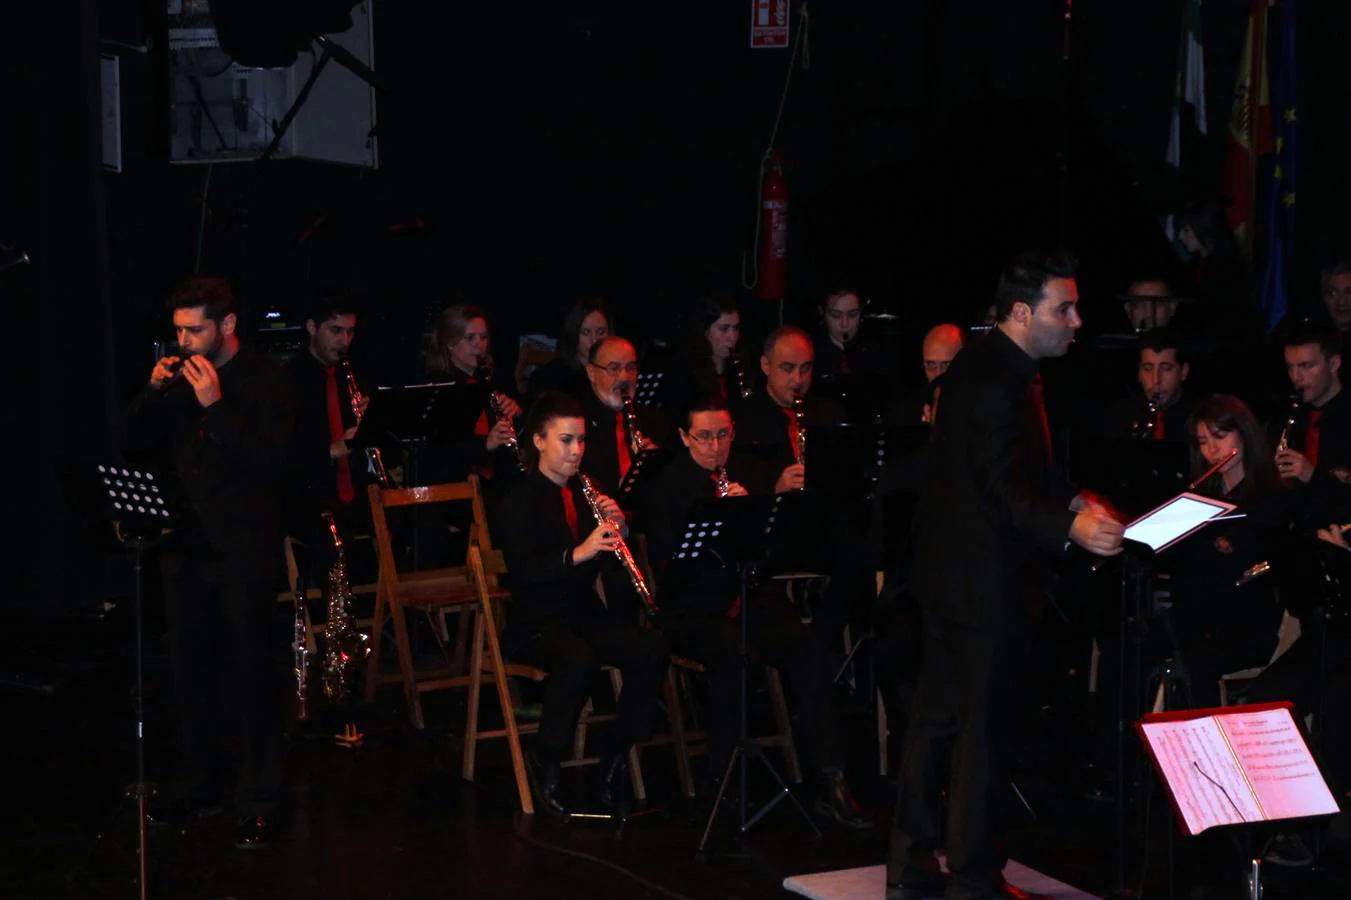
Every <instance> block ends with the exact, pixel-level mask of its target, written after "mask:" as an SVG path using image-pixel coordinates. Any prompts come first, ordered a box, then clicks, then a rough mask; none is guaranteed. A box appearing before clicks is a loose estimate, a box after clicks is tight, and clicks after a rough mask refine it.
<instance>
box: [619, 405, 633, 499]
mask: <svg viewBox="0 0 1351 900" xmlns="http://www.w3.org/2000/svg"><path fill="white" fill-rule="evenodd" d="M615 448H616V450H617V451H618V454H619V480H620V481H621V482H622V481H623V480H624V476H625V475H627V474H629V467H630V466H632V465H633V458H632V457H631V456H629V436H628V433H627V432H625V431H624V414H623V413H622V412H617V413H615Z"/></svg>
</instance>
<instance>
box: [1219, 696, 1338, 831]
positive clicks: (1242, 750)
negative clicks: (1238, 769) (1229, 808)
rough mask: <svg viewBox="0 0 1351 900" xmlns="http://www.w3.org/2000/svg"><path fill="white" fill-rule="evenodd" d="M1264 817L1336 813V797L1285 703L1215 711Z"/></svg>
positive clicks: (1296, 816)
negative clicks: (1225, 711)
mask: <svg viewBox="0 0 1351 900" xmlns="http://www.w3.org/2000/svg"><path fill="white" fill-rule="evenodd" d="M1216 718H1217V720H1218V721H1219V725H1220V727H1221V728H1223V729H1224V732H1225V734H1226V735H1227V736H1228V738H1229V745H1230V746H1231V747H1233V748H1234V755H1235V756H1237V757H1238V761H1239V764H1240V765H1242V767H1243V771H1244V772H1246V773H1247V777H1248V782H1249V784H1251V785H1252V790H1253V793H1255V794H1256V795H1257V801H1258V803H1259V804H1260V805H1261V807H1262V812H1263V813H1264V814H1265V817H1266V818H1268V819H1295V818H1300V817H1302V816H1319V815H1326V814H1329V813H1335V812H1337V801H1336V799H1335V798H1334V797H1333V796H1332V792H1331V791H1329V790H1328V786H1327V782H1325V781H1324V780H1323V774H1322V772H1320V771H1319V770H1318V764H1317V763H1316V762H1314V758H1313V754H1312V753H1310V752H1309V746H1308V744H1306V743H1305V742H1304V735H1303V734H1301V733H1300V731H1299V726H1298V725H1296V724H1295V719H1294V717H1293V716H1292V715H1290V710H1289V709H1288V708H1285V707H1282V708H1277V709H1259V710H1254V711H1251V712H1235V713H1226V714H1225V715H1222V716H1217V717H1216Z"/></svg>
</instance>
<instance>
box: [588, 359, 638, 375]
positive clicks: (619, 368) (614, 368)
mask: <svg viewBox="0 0 1351 900" xmlns="http://www.w3.org/2000/svg"><path fill="white" fill-rule="evenodd" d="M591 367H592V368H593V369H600V370H601V371H602V372H608V373H610V374H611V375H619V374H620V373H623V374H627V375H637V374H638V361H637V360H634V361H633V362H626V363H621V362H612V363H610V364H609V365H606V366H598V365H596V364H595V363H591Z"/></svg>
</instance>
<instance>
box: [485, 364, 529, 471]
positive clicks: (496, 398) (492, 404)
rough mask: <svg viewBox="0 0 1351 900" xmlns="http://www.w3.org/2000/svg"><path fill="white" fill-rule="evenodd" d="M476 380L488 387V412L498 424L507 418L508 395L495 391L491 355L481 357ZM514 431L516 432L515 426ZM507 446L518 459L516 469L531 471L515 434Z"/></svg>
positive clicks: (506, 442)
mask: <svg viewBox="0 0 1351 900" xmlns="http://www.w3.org/2000/svg"><path fill="white" fill-rule="evenodd" d="M474 378H475V379H477V380H478V381H479V382H481V383H483V384H486V385H487V386H488V411H489V412H491V413H492V416H493V423H494V424H496V423H497V422H500V421H501V420H503V419H505V418H507V414H506V408H507V407H506V399H507V395H506V394H504V393H502V392H501V391H495V390H493V386H492V381H493V358H492V356H491V355H490V354H487V353H485V354H483V356H481V357H479V361H478V367H477V368H476V369H475V371H474ZM512 430H513V431H514V430H515V426H514V424H513V427H512ZM505 446H506V448H507V449H508V450H510V451H511V455H512V456H514V457H515V458H516V468H518V469H520V470H521V472H523V473H524V472H528V471H530V469H529V467H527V466H526V464H525V452H524V451H523V450H521V444H520V442H519V441H518V440H516V436H515V434H513V435H512V436H511V437H510V438H508V439H507V440H506V441H505Z"/></svg>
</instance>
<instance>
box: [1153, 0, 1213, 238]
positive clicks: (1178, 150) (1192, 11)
mask: <svg viewBox="0 0 1351 900" xmlns="http://www.w3.org/2000/svg"><path fill="white" fill-rule="evenodd" d="M1184 104H1189V105H1190V106H1191V112H1192V114H1191V120H1192V122H1193V124H1194V125H1195V127H1196V130H1197V131H1198V132H1200V133H1201V134H1205V133H1206V54H1205V46H1204V45H1203V44H1202V43H1201V0H1187V8H1186V9H1185V10H1184V11H1183V15H1182V34H1181V37H1180V39H1179V40H1178V48H1177V84H1176V87H1175V88H1174V89H1173V121H1172V126H1171V127H1170V128H1169V130H1168V153H1167V155H1166V156H1165V159H1167V161H1168V164H1169V165H1171V166H1173V168H1175V169H1180V168H1182V119H1183V109H1182V107H1183V105H1184ZM1174 219H1175V217H1174V216H1171V215H1170V216H1167V217H1166V218H1165V219H1164V222H1163V230H1164V233H1165V234H1167V235H1168V242H1169V243H1170V244H1175V243H1177V229H1176V226H1175V224H1174Z"/></svg>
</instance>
